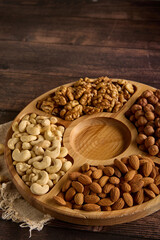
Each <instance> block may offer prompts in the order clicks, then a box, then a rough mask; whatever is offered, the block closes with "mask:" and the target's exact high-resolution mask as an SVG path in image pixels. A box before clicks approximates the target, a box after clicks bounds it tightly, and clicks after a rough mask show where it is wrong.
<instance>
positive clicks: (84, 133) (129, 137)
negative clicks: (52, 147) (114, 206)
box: [5, 79, 160, 226]
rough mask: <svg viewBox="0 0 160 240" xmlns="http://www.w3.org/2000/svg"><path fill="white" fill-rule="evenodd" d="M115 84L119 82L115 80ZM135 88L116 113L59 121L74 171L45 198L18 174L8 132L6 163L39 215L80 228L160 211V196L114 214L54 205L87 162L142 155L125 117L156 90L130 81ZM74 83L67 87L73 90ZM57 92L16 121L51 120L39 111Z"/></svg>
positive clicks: (92, 162) (10, 134)
mask: <svg viewBox="0 0 160 240" xmlns="http://www.w3.org/2000/svg"><path fill="white" fill-rule="evenodd" d="M113 81H114V82H116V81H117V79H113ZM129 82H130V83H132V84H133V85H134V86H135V89H136V91H135V93H134V94H133V95H132V97H131V98H130V99H129V101H128V102H127V103H126V104H125V105H124V106H123V107H122V108H121V110H120V111H119V112H117V113H106V112H103V113H97V114H93V115H84V116H82V117H80V118H79V119H77V120H75V121H65V120H63V119H60V118H57V119H58V123H60V124H62V125H64V126H65V127H66V131H65V134H64V138H63V144H64V146H65V147H67V148H68V152H69V158H72V160H73V166H72V167H71V169H70V170H69V171H68V172H67V173H66V174H65V175H64V176H63V177H62V178H61V179H60V180H59V182H58V183H57V184H56V185H55V186H54V187H53V188H52V189H51V190H50V191H49V192H48V193H47V194H45V195H43V196H36V195H34V194H32V193H31V191H30V189H29V187H28V186H27V185H26V184H25V183H24V182H23V180H22V179H21V178H20V176H19V175H18V174H17V172H16V170H15V168H14V166H13V164H12V157H11V151H10V149H9V148H8V147H7V142H8V140H9V139H10V138H11V136H12V133H13V132H12V128H10V129H9V131H8V134H7V138H6V148H5V161H6V163H7V167H8V170H9V172H10V174H11V177H12V180H13V183H14V184H15V186H16V188H17V189H18V191H19V192H20V194H21V195H22V196H23V197H24V198H25V199H26V200H27V201H28V202H29V203H30V204H31V205H33V206H34V207H36V208H38V209H39V210H40V211H43V212H45V213H49V214H51V215H52V216H54V217H55V218H57V219H60V220H63V221H67V222H71V223H76V224H81V225H99V226H100V225H103V226H104V225H114V224H120V223H124V222H130V221H133V220H136V219H139V218H142V217H145V216H147V215H149V214H151V213H153V212H156V211H157V210H159V209H160V195H159V196H157V197H156V198H154V199H153V200H150V201H148V202H145V203H143V204H141V205H137V206H133V207H130V208H125V209H122V210H115V211H109V212H105V211H102V212H86V211H83V210H77V209H74V210H73V209H69V208H67V207H63V206H58V205H57V204H56V203H55V202H54V201H53V196H55V195H57V194H58V193H59V192H60V190H61V187H62V185H63V184H65V181H66V179H67V177H68V173H69V172H72V171H75V170H79V168H80V166H81V165H82V164H84V163H85V162H88V163H89V164H91V165H94V166H96V165H98V164H103V165H110V164H113V161H114V159H115V157H116V158H119V159H120V158H122V157H124V156H129V155H132V154H142V155H147V154H146V153H144V152H141V151H140V150H139V149H138V147H137V144H136V141H135V138H136V136H137V130H136V128H135V127H134V125H133V124H132V123H131V122H130V121H129V120H128V119H127V118H126V117H125V112H126V111H127V110H128V109H129V108H130V107H131V106H132V105H133V103H134V102H135V101H136V99H137V98H138V97H139V96H140V95H141V94H142V92H143V91H145V90H146V89H151V90H155V89H154V88H152V87H150V86H147V85H144V84H141V83H138V82H133V81H129ZM72 84H73V83H70V84H66V86H71V85H72ZM56 89H57V88H55V89H52V90H51V91H49V92H46V93H45V94H43V95H41V96H39V97H38V98H36V99H35V100H34V101H32V102H31V103H30V104H29V105H28V106H27V107H25V108H24V109H23V110H22V111H21V112H20V113H19V114H18V116H17V117H16V118H15V120H14V121H19V120H20V119H21V118H22V117H23V116H24V115H26V114H29V113H32V112H35V113H37V114H39V115H45V116H50V115H48V114H46V113H44V112H42V111H40V110H38V109H37V108H36V104H37V101H38V100H41V99H43V98H45V97H47V96H48V95H49V94H51V93H53V92H55V91H56ZM152 159H153V160H154V162H156V163H158V164H160V159H159V158H157V157H152Z"/></svg>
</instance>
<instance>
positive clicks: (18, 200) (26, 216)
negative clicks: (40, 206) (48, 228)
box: [0, 122, 52, 236]
mask: <svg viewBox="0 0 160 240" xmlns="http://www.w3.org/2000/svg"><path fill="white" fill-rule="evenodd" d="M10 125H11V122H8V123H5V124H1V125H0V143H3V144H4V141H5V138H6V134H7V131H8V129H9V127H10ZM0 175H1V176H5V177H7V178H8V179H9V181H8V182H6V183H2V184H1V185H0V209H2V219H5V220H12V221H13V222H17V223H20V226H21V227H29V231H30V236H31V232H32V230H38V231H40V230H42V229H43V227H44V225H45V224H46V223H47V222H48V221H49V220H51V219H52V218H51V216H49V215H48V214H44V213H42V212H40V211H39V210H37V209H35V208H34V207H32V206H31V205H30V204H29V203H28V202H26V200H24V199H23V198H22V196H21V195H20V194H19V192H18V191H17V189H16V188H15V186H14V184H13V183H12V181H11V178H10V175H9V173H8V170H7V167H6V165H5V161H4V156H3V155H1V156H0Z"/></svg>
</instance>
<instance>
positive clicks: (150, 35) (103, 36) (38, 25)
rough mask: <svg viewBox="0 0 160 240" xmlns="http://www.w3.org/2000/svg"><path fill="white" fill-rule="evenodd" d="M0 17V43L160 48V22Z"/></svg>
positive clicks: (49, 17)
mask: <svg viewBox="0 0 160 240" xmlns="http://www.w3.org/2000/svg"><path fill="white" fill-rule="evenodd" d="M26 11H27V10H26ZM3 14H4V16H3V17H2V16H1V35H0V40H5V41H24V42H39V43H40V42H43V43H52V44H53V43H54V44H55V43H56V44H69V45H96V46H101V47H102V46H108V47H125V48H141V49H160V34H159V33H160V28H159V25H160V22H152V21H151V22H145V21H141V22H140V21H130V20H127V21H126V20H119V21H118V20H106V19H91V18H87V19H86V18H77V17H68V18H66V17H55V16H54V15H50V16H49V15H48V16H41V13H39V14H40V15H37V16H36V15H33V13H32V12H30V16H28V17H26V13H25V14H24V15H23V16H21V11H19V10H18V9H17V12H16V15H15V16H13V15H11V16H10V17H8V9H7V13H6V14H5V13H4V12H3ZM142 29H143V31H142Z"/></svg>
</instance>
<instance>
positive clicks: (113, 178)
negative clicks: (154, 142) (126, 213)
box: [54, 155, 160, 211]
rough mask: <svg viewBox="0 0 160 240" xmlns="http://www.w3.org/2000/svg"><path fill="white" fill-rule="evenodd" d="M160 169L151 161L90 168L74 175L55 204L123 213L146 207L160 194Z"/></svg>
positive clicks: (84, 167) (125, 160)
mask: <svg viewBox="0 0 160 240" xmlns="http://www.w3.org/2000/svg"><path fill="white" fill-rule="evenodd" d="M159 189H160V169H159V167H158V166H155V164H154V162H153V161H152V160H151V159H150V158H148V157H142V156H141V155H132V156H129V157H124V158H122V159H121V160H118V159H115V160H114V165H113V166H103V165H99V166H97V167H95V166H94V167H93V166H90V165H89V164H88V163H85V164H84V165H82V166H81V169H80V171H77V172H70V173H69V179H68V180H67V181H66V182H65V184H64V185H63V186H62V189H61V192H60V193H59V194H58V195H57V196H54V201H55V202H56V203H57V204H59V205H61V206H66V207H69V208H72V209H80V210H85V211H111V210H120V209H123V208H126V207H132V206H133V205H137V204H142V203H143V202H146V201H148V200H150V199H153V198H155V197H156V195H158V194H159V193H160V191H159Z"/></svg>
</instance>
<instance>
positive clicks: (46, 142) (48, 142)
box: [37, 140, 51, 149]
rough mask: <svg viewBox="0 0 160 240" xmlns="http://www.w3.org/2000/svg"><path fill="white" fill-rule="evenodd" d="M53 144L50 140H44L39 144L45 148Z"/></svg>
mask: <svg viewBox="0 0 160 240" xmlns="http://www.w3.org/2000/svg"><path fill="white" fill-rule="evenodd" d="M50 145H51V142H50V141H48V140H43V141H41V142H39V143H38V144H37V146H38V147H42V148H44V149H46V148H49V147H50Z"/></svg>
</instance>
